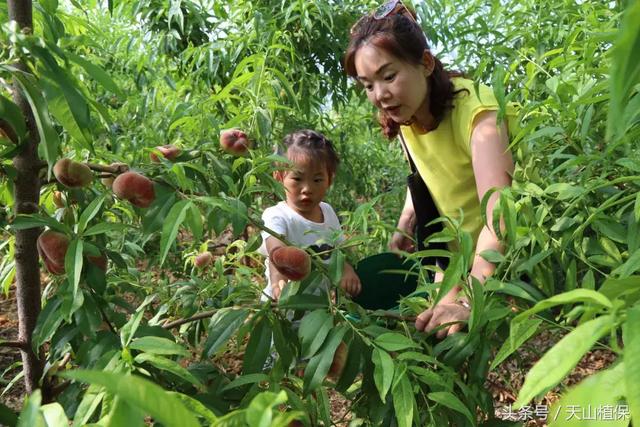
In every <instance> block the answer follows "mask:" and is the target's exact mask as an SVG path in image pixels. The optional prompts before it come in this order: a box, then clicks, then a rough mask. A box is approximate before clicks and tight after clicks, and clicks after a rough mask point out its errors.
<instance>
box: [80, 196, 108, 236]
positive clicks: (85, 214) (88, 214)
mask: <svg viewBox="0 0 640 427" xmlns="http://www.w3.org/2000/svg"><path fill="white" fill-rule="evenodd" d="M104 198H105V196H101V197H98V198H96V199H93V200H92V201H91V203H89V206H87V207H86V208H85V209H84V210H83V211H82V214H80V219H78V228H77V231H76V232H77V233H78V234H82V232H83V231H84V230H85V228H87V224H89V221H91V220H92V219H93V218H94V217H95V216H96V215H97V214H98V212H100V208H101V207H102V203H104Z"/></svg>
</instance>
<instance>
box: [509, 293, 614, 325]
mask: <svg viewBox="0 0 640 427" xmlns="http://www.w3.org/2000/svg"><path fill="white" fill-rule="evenodd" d="M578 302H583V303H589V304H594V305H596V306H601V307H605V308H612V307H613V305H612V303H611V301H610V300H609V298H607V297H606V296H604V295H602V294H601V293H600V292H596V291H592V290H590V289H574V290H572V291H569V292H564V293H561V294H558V295H555V296H552V297H551V298H547V299H546V300H543V301H540V302H539V303H537V304H536V305H534V306H533V307H532V308H530V309H529V310H526V311H524V312H522V313H520V314H519V315H517V316H516V317H515V318H514V319H513V322H519V321H522V320H523V319H526V318H527V317H529V316H531V315H532V314H535V313H538V312H540V311H542V310H546V309H547V308H550V307H554V306H556V305H564V304H575V303H578Z"/></svg>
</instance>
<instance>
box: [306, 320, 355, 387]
mask: <svg viewBox="0 0 640 427" xmlns="http://www.w3.org/2000/svg"><path fill="white" fill-rule="evenodd" d="M346 332H347V328H346V326H340V327H337V328H334V329H332V330H331V332H330V333H329V336H328V337H327V339H326V341H325V343H324V344H323V345H322V347H321V348H320V351H319V352H318V353H317V354H316V355H315V356H313V357H312V358H311V360H309V363H308V364H307V367H306V369H305V370H304V382H303V394H305V395H306V394H308V393H309V392H311V391H313V390H315V389H316V388H318V387H319V386H320V385H321V384H322V381H324V379H325V377H326V376H327V373H328V372H329V368H330V367H331V363H332V362H333V356H334V354H335V352H336V349H337V348H338V345H340V342H341V341H342V337H343V336H344V334H345V333H346Z"/></svg>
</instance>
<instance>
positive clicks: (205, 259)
mask: <svg viewBox="0 0 640 427" xmlns="http://www.w3.org/2000/svg"><path fill="white" fill-rule="evenodd" d="M212 262H213V254H212V253H211V252H202V253H199V254H198V255H196V259H195V260H194V262H193V263H194V264H195V265H196V267H198V268H205V267H207V266H209V265H211V263H212Z"/></svg>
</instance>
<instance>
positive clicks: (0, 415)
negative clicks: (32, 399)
mask: <svg viewBox="0 0 640 427" xmlns="http://www.w3.org/2000/svg"><path fill="white" fill-rule="evenodd" d="M1 424H4V425H6V426H8V427H15V426H16V424H18V415H17V414H16V413H15V412H13V411H12V410H11V409H9V407H7V406H6V405H4V404H3V403H2V402H0V425H1Z"/></svg>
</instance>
